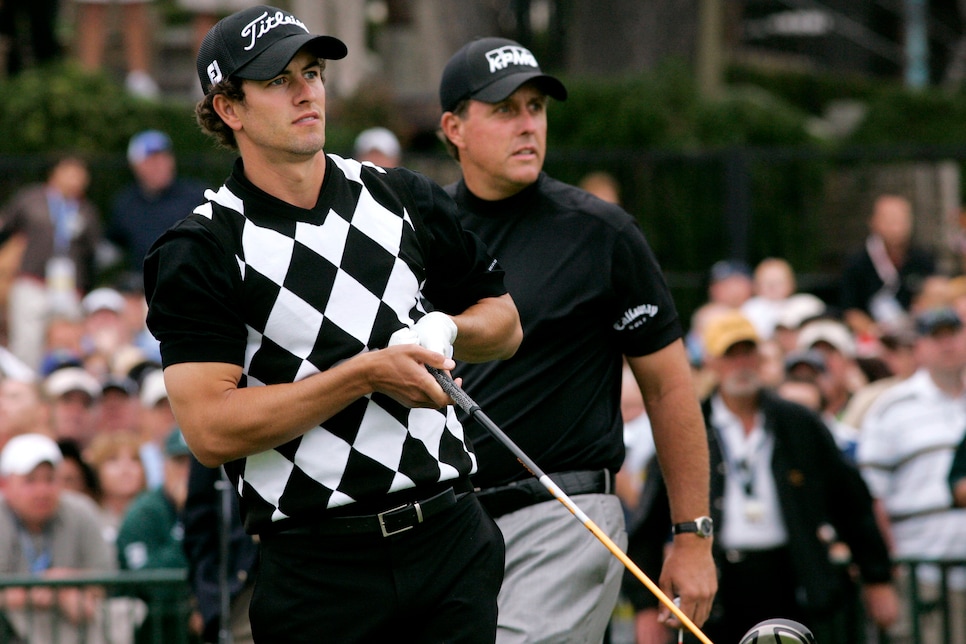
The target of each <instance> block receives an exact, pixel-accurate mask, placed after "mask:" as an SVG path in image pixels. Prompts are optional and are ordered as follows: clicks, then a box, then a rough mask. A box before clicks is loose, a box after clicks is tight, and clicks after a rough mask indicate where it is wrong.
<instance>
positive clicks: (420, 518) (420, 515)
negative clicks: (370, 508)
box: [376, 501, 423, 537]
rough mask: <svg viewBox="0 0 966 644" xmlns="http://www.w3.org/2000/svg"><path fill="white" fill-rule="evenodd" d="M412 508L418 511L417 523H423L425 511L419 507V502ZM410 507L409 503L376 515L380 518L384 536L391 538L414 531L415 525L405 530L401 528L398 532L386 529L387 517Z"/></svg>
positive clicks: (408, 526)
mask: <svg viewBox="0 0 966 644" xmlns="http://www.w3.org/2000/svg"><path fill="white" fill-rule="evenodd" d="M412 506H413V508H414V509H415V510H416V523H422V522H423V509H422V508H421V507H419V501H416V502H415V503H413V504H412ZM408 507H409V504H408V503H407V504H406V505H400V506H399V507H398V508H392V509H391V510H386V511H385V512H380V513H379V514H377V515H376V516H377V517H379V529H380V530H382V536H384V537H391V536H392V535H394V534H399V533H400V532H405V531H406V530H412V529H413V528H415V527H416V525H415V524H413V525H407V526H405V527H403V528H399V529H398V530H393V531H391V532H390V531H389V530H387V529H386V518H385V515H387V514H389V513H391V512H397V511H398V510H405V509H406V508H408Z"/></svg>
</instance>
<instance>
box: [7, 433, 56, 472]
mask: <svg viewBox="0 0 966 644" xmlns="http://www.w3.org/2000/svg"><path fill="white" fill-rule="evenodd" d="M62 460H64V457H63V456H62V455H61V453H60V448H59V447H57V443H55V442H54V441H53V439H52V438H50V437H49V436H44V435H43V434H21V435H19V436H14V437H13V438H11V439H10V440H9V441H7V444H6V445H5V446H4V448H3V452H2V453H0V476H10V475H11V474H20V475H24V474H30V473H31V472H33V471H34V470H35V469H37V466H38V465H40V464H41V463H50V464H51V465H57V464H58V463H60V462H61V461H62Z"/></svg>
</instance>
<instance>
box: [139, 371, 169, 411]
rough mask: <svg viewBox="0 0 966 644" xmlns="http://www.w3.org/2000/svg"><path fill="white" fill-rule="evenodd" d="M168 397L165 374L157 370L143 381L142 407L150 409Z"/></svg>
mask: <svg viewBox="0 0 966 644" xmlns="http://www.w3.org/2000/svg"><path fill="white" fill-rule="evenodd" d="M167 397H168V390H167V389H166V388H165V386H164V372H163V371H162V370H160V369H155V370H153V371H151V372H150V373H149V374H147V375H146V376H144V380H142V381H141V406H142V407H144V408H145V409H150V408H152V407H154V406H155V405H157V404H158V403H159V402H161V401H162V400H164V399H165V398H167Z"/></svg>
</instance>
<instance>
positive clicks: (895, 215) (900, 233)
mask: <svg viewBox="0 0 966 644" xmlns="http://www.w3.org/2000/svg"><path fill="white" fill-rule="evenodd" d="M912 225H913V219H912V204H911V203H910V202H909V200H908V199H906V198H905V197H902V196H899V195H894V194H883V195H880V196H879V197H877V198H876V200H875V202H874V204H873V206H872V216H871V217H870V219H869V236H868V237H867V238H866V240H865V243H864V245H863V247H862V249H861V250H858V251H856V252H855V253H854V254H852V256H851V257H850V258H849V259H848V260H847V261H846V264H845V269H844V270H843V272H842V278H841V281H840V282H839V284H840V295H839V298H840V301H839V305H840V306H841V308H842V310H843V311H844V312H845V321H846V323H847V324H848V325H849V328H851V329H852V331H853V332H854V333H855V334H856V335H857V336H858V337H859V339H860V341H862V342H864V341H865V340H866V339H867V338H873V339H874V338H878V337H880V336H881V335H882V334H883V333H884V332H885V331H888V330H894V327H897V326H902V325H903V324H905V323H906V322H907V320H908V314H909V307H910V305H911V304H912V299H913V297H914V296H915V294H916V293H917V292H918V291H919V289H920V288H921V287H922V284H923V281H924V280H925V279H926V278H927V277H929V276H930V275H933V274H934V273H935V272H936V265H935V260H934V258H933V256H932V254H931V253H929V252H927V251H926V250H923V249H920V248H918V247H916V246H914V245H913V244H912Z"/></svg>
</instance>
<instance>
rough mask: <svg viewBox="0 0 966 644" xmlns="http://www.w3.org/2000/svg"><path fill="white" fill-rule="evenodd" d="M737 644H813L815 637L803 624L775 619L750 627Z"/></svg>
mask: <svg viewBox="0 0 966 644" xmlns="http://www.w3.org/2000/svg"><path fill="white" fill-rule="evenodd" d="M738 644H815V636H814V635H813V634H812V631H810V630H809V629H808V627H807V626H805V625H804V624H800V623H798V622H796V621H794V620H791V619H782V618H780V617H776V618H773V619H766V620H765V621H763V622H758V623H757V624H755V625H754V626H752V627H751V629H750V630H749V631H748V632H747V633H745V636H744V637H742V638H741V641H740V642H739V643H738Z"/></svg>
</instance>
